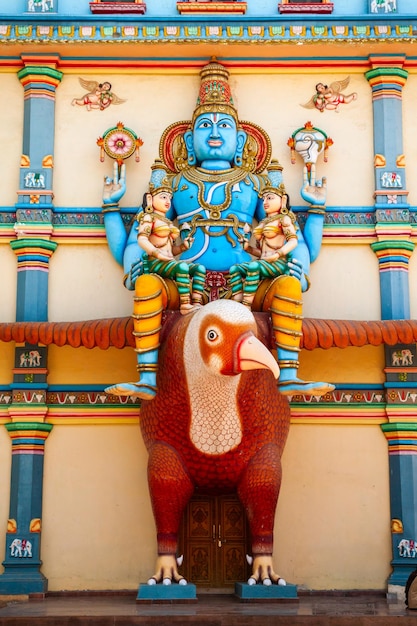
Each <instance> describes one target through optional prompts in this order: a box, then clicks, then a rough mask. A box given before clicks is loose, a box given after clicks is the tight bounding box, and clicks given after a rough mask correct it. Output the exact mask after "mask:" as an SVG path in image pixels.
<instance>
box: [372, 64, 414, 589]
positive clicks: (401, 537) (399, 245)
mask: <svg viewBox="0 0 417 626" xmlns="http://www.w3.org/2000/svg"><path fill="white" fill-rule="evenodd" d="M404 60H405V57H404V56H403V55H371V56H370V63H371V66H372V69H371V70H369V71H368V72H367V73H366V78H367V79H368V81H369V84H370V85H371V87H372V102H373V114H374V152H375V156H374V165H375V218H376V224H375V232H376V236H377V241H376V242H375V243H374V244H372V249H373V250H374V252H375V254H376V256H377V258H378V262H379V275H380V286H381V317H382V319H384V320H390V319H409V317H410V299H409V276H408V264H409V259H410V257H411V254H412V252H413V250H414V244H413V243H412V241H411V239H410V237H411V224H410V216H409V206H408V203H407V194H408V192H407V191H406V179H405V175H406V170H405V156H404V153H403V136H402V133H403V122H402V90H403V87H404V85H405V83H406V80H407V76H408V73H407V71H406V70H404V69H403V64H404ZM415 363H416V349H415V345H412V346H406V345H396V346H387V347H386V350H385V375H386V384H385V386H386V413H387V423H386V424H383V425H382V430H383V432H384V434H385V436H386V438H387V441H388V451H389V468H390V498H391V530H392V549H393V560H392V566H393V571H392V574H391V576H390V579H389V581H388V585H389V590H392V591H395V590H396V588H398V587H403V586H404V585H405V583H406V581H407V578H408V576H409V574H410V573H411V571H413V570H414V569H415V568H416V567H417V509H416V506H415V498H414V493H415V490H416V488H417V438H416V434H417V416H416V415H415V402H414V401H413V396H415V394H416V393H417V368H416V367H415ZM405 545H408V549H405Z"/></svg>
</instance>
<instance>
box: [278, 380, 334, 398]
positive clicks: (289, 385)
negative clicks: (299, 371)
mask: <svg viewBox="0 0 417 626" xmlns="http://www.w3.org/2000/svg"><path fill="white" fill-rule="evenodd" d="M334 388H335V387H334V385H332V384H331V383H322V382H317V381H310V380H301V379H299V378H295V379H294V380H282V381H281V380H278V391H280V392H281V393H282V394H283V395H284V396H294V395H297V394H301V395H304V396H324V395H325V394H326V393H330V392H331V391H333V389H334Z"/></svg>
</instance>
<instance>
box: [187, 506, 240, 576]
mask: <svg viewBox="0 0 417 626" xmlns="http://www.w3.org/2000/svg"><path fill="white" fill-rule="evenodd" d="M181 530H182V532H181V534H180V552H179V554H183V555H184V562H183V565H182V567H181V569H180V571H181V573H182V575H183V576H185V578H186V579H187V580H188V581H189V582H191V583H194V584H195V585H199V586H204V587H233V586H234V583H235V582H245V581H246V580H247V579H248V577H249V576H250V573H251V572H250V569H249V566H248V564H247V561H246V554H248V552H249V530H248V524H247V520H246V515H245V511H244V510H243V507H242V505H241V504H240V501H239V500H238V498H237V497H236V496H235V495H227V496H195V497H194V498H192V500H191V501H190V503H189V505H188V507H187V509H186V511H185V514H184V518H183V524H182V529H181Z"/></svg>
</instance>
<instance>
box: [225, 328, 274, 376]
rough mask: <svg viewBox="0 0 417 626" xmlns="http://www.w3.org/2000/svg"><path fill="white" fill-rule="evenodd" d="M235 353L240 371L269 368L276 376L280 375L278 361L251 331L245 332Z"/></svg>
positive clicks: (238, 370) (237, 368)
mask: <svg viewBox="0 0 417 626" xmlns="http://www.w3.org/2000/svg"><path fill="white" fill-rule="evenodd" d="M235 354H236V363H235V365H236V370H237V372H238V373H239V372H244V371H246V370H258V369H268V370H271V372H272V373H273V375H274V377H275V378H278V377H279V367H278V363H277V362H276V360H275V359H274V357H273V356H272V354H271V353H270V351H269V350H268V348H267V347H266V346H264V344H263V343H262V342H260V341H259V339H257V338H256V337H255V335H254V334H253V333H252V332H251V331H249V332H247V333H245V334H244V335H243V337H241V338H240V340H239V341H238V342H237V344H236V353H235Z"/></svg>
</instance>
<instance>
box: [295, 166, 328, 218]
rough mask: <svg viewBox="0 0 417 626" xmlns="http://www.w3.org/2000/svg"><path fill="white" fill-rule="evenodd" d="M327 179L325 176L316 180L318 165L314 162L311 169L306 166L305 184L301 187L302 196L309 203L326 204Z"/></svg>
mask: <svg viewBox="0 0 417 626" xmlns="http://www.w3.org/2000/svg"><path fill="white" fill-rule="evenodd" d="M326 192H327V181H326V178H325V177H323V178H322V179H320V180H317V181H316V166H315V165H314V163H312V164H311V165H310V170H308V169H307V167H306V166H304V174H303V186H302V188H301V192H300V193H301V197H302V198H303V200H305V201H306V202H308V203H309V204H315V205H316V206H323V207H324V205H325V204H326Z"/></svg>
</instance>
